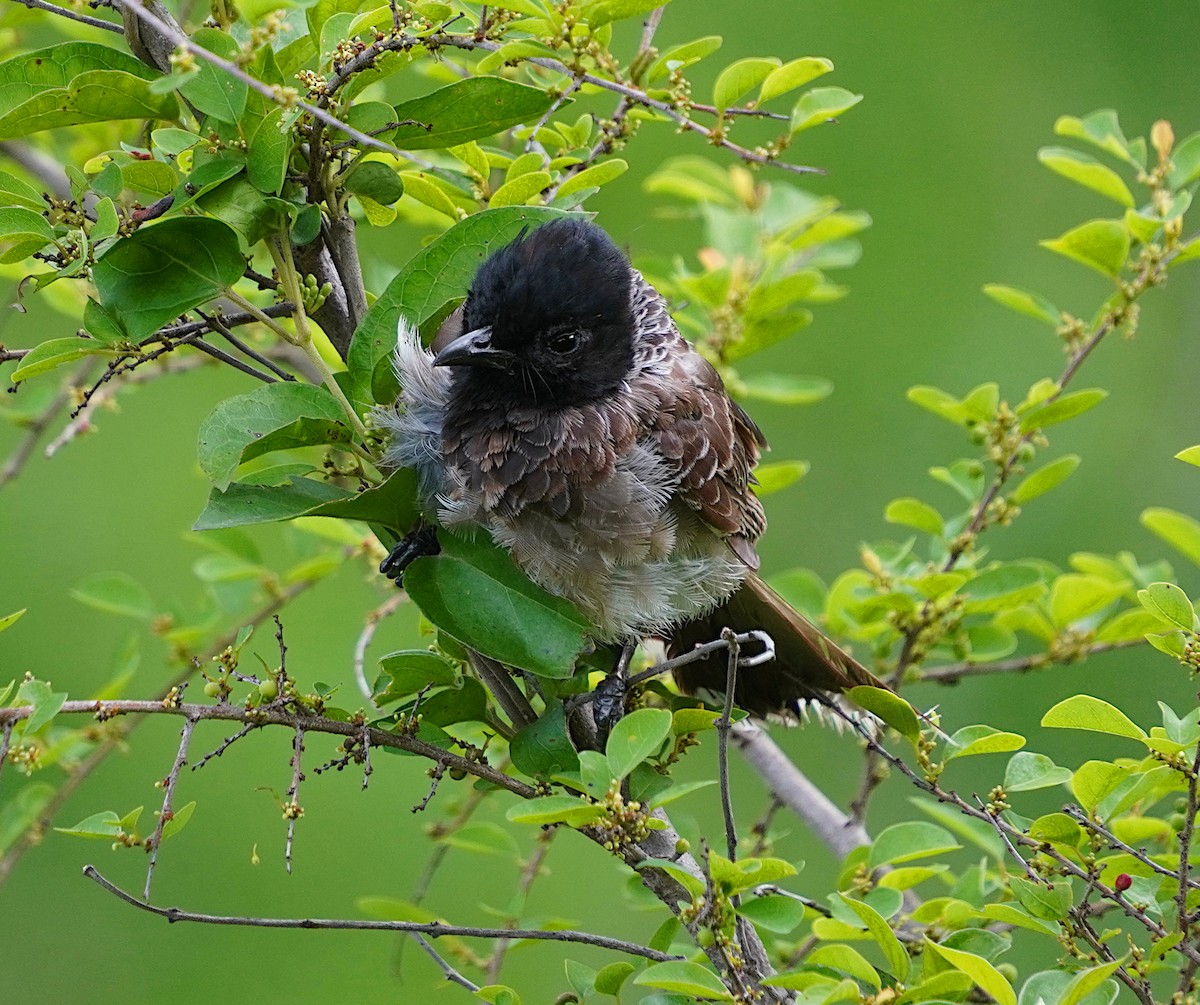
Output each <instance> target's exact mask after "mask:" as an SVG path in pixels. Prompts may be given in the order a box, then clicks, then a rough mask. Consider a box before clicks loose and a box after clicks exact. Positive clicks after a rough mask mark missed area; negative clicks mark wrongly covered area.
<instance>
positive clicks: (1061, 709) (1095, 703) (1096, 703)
mask: <svg viewBox="0 0 1200 1005" xmlns="http://www.w3.org/2000/svg"><path fill="white" fill-rule="evenodd" d="M1042 725H1043V726H1047V727H1051V728H1055V729H1086V730H1091V731H1092V732H1096V733H1110V734H1112V735H1113V736H1125V737H1128V738H1129V739H1131V740H1144V739H1145V738H1146V731H1145V730H1144V729H1142V727H1141V726H1139V725H1138V724H1137V723H1136V722H1134V721H1133V720H1132V719H1130V718H1129V717H1128V716H1127V715H1126V714H1125V713H1124V712H1122V711H1121V710H1120V709H1119V708H1117V707H1116V706H1114V705H1110V704H1109V703H1108V702H1106V701H1102V700H1101V699H1099V698H1093V697H1092V696H1091V695H1090V694H1077V695H1075V696H1074V697H1072V698H1066V699H1064V700H1063V701H1060V702H1059V703H1058V704H1057V705H1055V706H1054V707H1053V708H1051V709H1050V710H1049V711H1048V712H1047V713H1046V714H1045V715H1044V716H1042Z"/></svg>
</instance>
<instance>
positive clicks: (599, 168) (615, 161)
mask: <svg viewBox="0 0 1200 1005" xmlns="http://www.w3.org/2000/svg"><path fill="white" fill-rule="evenodd" d="M627 170H629V163H628V161H623V160H621V158H620V157H612V158H610V159H609V160H606V161H601V162H600V163H599V164H593V165H591V167H586V168H584V169H583V170H582V171H580V172H579V173H578V174H574V175H572V176H571V177H570V178H568V179H567V180H566V181H565V182H563V183H562V185H560V186H559V188H558V198H560V199H561V198H562V197H563V196H565V195H570V194H571V193H572V192H579V191H582V190H583V189H585V188H592V187H597V188H598V187H599V186H601V185H607V184H608V183H609V182H610V181H613V180H614V179H616V178H619V177H621V175H623V174H624V173H625V172H626V171H627Z"/></svg>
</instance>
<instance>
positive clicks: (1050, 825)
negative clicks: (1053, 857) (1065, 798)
mask: <svg viewBox="0 0 1200 1005" xmlns="http://www.w3.org/2000/svg"><path fill="white" fill-rule="evenodd" d="M1029 836H1030V837H1031V838H1034V839H1035V840H1037V841H1052V842H1054V843H1056V844H1065V845H1068V846H1069V847H1071V848H1074V847H1075V846H1076V845H1078V844H1079V842H1080V840H1081V839H1082V838H1083V829H1082V828H1081V827H1080V826H1079V824H1077V823H1076V822H1075V821H1074V820H1072V819H1071V818H1070V817H1069V816H1067V815H1066V814H1065V813H1047V814H1046V815H1045V816H1040V817H1038V818H1037V819H1036V820H1035V821H1034V822H1033V823H1031V824H1030V825H1029Z"/></svg>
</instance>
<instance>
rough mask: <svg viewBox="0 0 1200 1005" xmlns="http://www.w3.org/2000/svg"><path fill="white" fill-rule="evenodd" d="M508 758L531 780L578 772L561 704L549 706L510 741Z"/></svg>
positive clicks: (577, 763)
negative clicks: (530, 777)
mask: <svg viewBox="0 0 1200 1005" xmlns="http://www.w3.org/2000/svg"><path fill="white" fill-rule="evenodd" d="M509 756H511V757H512V762H513V766H514V767H515V768H516V769H517V770H518V771H522V772H524V773H525V774H527V775H531V776H534V777H546V778H548V777H550V776H551V775H557V774H565V773H567V772H570V771H578V770H579V756H578V755H577V754H576V753H575V748H574V746H573V745H572V744H571V736H570V733H569V732H568V730H567V720H566V716H565V714H564V712H563V704H562V702H561V701H553V702H551V704H550V706H549V708H547V709H546V711H545V712H543V713H542V715H541V717H540V718H539V719H538V720H537V721H536V722H531V723H530V724H529V725H528V726H525V727H524V728H522V729H521V730H520V731H519V732H518V733H517V735H516V736H514V737H513V738H512V742H511V743H510V744H509ZM602 794H603V793H601V795H602Z"/></svg>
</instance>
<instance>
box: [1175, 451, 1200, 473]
mask: <svg viewBox="0 0 1200 1005" xmlns="http://www.w3.org/2000/svg"><path fill="white" fill-rule="evenodd" d="M1175 459H1176V460H1178V461H1183V462H1185V463H1187V464H1192V465H1195V466H1196V467H1198V468H1200V445H1197V446H1194V447H1185V448H1184V449H1183V450H1181V451H1179V453H1177V454H1176V455H1175Z"/></svg>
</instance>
